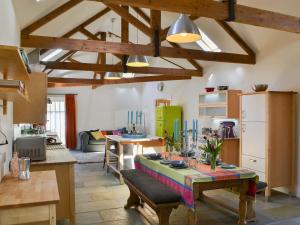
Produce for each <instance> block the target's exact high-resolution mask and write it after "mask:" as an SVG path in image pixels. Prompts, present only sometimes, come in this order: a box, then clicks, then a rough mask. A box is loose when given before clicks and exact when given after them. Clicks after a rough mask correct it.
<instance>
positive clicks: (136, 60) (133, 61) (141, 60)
mask: <svg viewBox="0 0 300 225" xmlns="http://www.w3.org/2000/svg"><path fill="white" fill-rule="evenodd" d="M136 18H137V19H139V15H138V14H136ZM138 43H139V30H138V28H136V44H138ZM126 66H131V67H147V66H150V63H149V62H148V59H147V57H146V56H144V55H130V56H129V57H128V59H127V63H126Z"/></svg>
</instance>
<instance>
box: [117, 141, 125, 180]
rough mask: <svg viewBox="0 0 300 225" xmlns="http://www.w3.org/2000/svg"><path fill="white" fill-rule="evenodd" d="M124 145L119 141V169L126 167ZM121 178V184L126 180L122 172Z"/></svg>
mask: <svg viewBox="0 0 300 225" xmlns="http://www.w3.org/2000/svg"><path fill="white" fill-rule="evenodd" d="M123 147H124V146H123V145H122V144H120V143H119V151H118V152H119V168H118V169H119V171H121V170H123V168H124V148H123ZM119 176H120V178H119V180H120V184H124V180H123V177H122V175H121V173H120V174H119Z"/></svg>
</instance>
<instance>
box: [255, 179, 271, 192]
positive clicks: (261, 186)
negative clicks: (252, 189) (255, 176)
mask: <svg viewBox="0 0 300 225" xmlns="http://www.w3.org/2000/svg"><path fill="white" fill-rule="evenodd" d="M267 186H268V185H267V183H265V182H262V181H258V182H257V183H256V191H261V190H264V189H265V188H266V187H267Z"/></svg>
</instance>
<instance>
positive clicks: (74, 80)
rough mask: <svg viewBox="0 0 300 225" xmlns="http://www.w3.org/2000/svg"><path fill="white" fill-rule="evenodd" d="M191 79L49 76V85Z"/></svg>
mask: <svg viewBox="0 0 300 225" xmlns="http://www.w3.org/2000/svg"><path fill="white" fill-rule="evenodd" d="M189 79H191V77H182V76H174V75H159V76H147V77H135V78H122V79H119V80H94V79H81V78H61V77H48V85H49V84H51V83H55V84H73V85H109V84H128V83H141V82H154V81H172V80H189Z"/></svg>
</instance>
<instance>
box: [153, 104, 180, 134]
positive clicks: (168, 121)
mask: <svg viewBox="0 0 300 225" xmlns="http://www.w3.org/2000/svg"><path fill="white" fill-rule="evenodd" d="M155 117H156V124H155V125H156V130H155V135H156V136H158V137H164V134H165V131H167V133H168V135H169V136H170V135H172V134H173V132H174V121H175V120H178V121H179V123H178V130H179V132H180V131H181V130H182V107H181V106H159V107H157V108H156V111H155Z"/></svg>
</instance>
